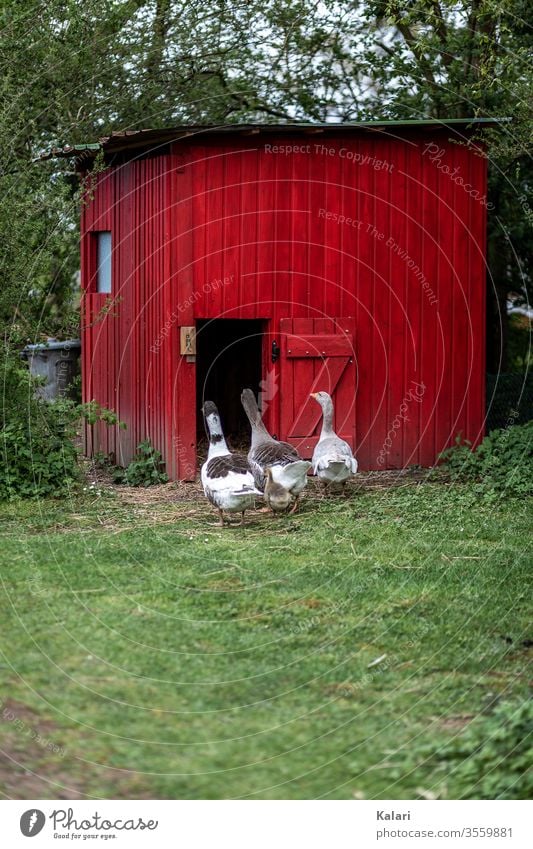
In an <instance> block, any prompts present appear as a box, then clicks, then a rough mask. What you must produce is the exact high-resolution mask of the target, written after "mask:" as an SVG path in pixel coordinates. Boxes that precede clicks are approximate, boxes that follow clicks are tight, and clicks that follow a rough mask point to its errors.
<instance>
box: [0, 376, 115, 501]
mask: <svg viewBox="0 0 533 849" xmlns="http://www.w3.org/2000/svg"><path fill="white" fill-rule="evenodd" d="M37 382H38V381H37V380H36V379H35V378H33V377H32V376H31V375H30V373H29V371H28V369H27V368H26V367H24V366H21V365H20V363H19V362H18V361H17V360H16V359H8V360H7V361H6V366H5V369H4V389H5V392H6V396H7V397H8V398H9V400H10V402H11V403H9V404H5V405H4V409H3V411H2V417H1V419H0V500H5V499H9V498H14V497H22V498H43V497H45V496H48V495H51V496H60V495H64V494H66V493H68V492H70V491H71V489H72V486H73V485H74V484H75V483H76V482H77V481H78V480H79V477H80V475H79V469H78V462H77V459H78V454H77V450H76V448H75V446H74V438H75V436H76V433H77V428H78V425H79V422H80V419H82V418H84V419H85V420H86V421H87V422H88V424H90V425H94V424H96V422H99V421H101V422H104V423H105V424H107V425H109V426H113V425H117V424H118V426H119V427H125V425H124V423H123V422H120V421H119V420H118V417H117V415H116V413H114V412H113V411H112V410H108V409H107V408H106V407H102V406H101V405H100V404H98V403H97V402H96V401H91V402H89V403H86V404H77V403H76V402H74V401H73V400H71V399H70V398H58V399H57V400H56V401H54V402H49V401H44V400H42V399H41V398H38V397H37V396H36V394H35V387H36V383H37Z"/></svg>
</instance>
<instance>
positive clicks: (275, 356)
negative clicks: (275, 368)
mask: <svg viewBox="0 0 533 849" xmlns="http://www.w3.org/2000/svg"><path fill="white" fill-rule="evenodd" d="M280 353H281V351H280V347H279V345H278V343H277V342H276V340H275V339H274V341H273V342H272V362H273V363H277V361H278V360H279V355H280Z"/></svg>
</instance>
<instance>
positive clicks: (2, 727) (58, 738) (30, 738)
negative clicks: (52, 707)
mask: <svg viewBox="0 0 533 849" xmlns="http://www.w3.org/2000/svg"><path fill="white" fill-rule="evenodd" d="M89 787H93V788H99V787H109V788H110V795H109V796H106V798H107V797H111V796H112V797H113V798H117V799H130V798H133V799H149V798H151V794H150V791H149V789H148V788H146V787H143V786H141V785H139V784H138V782H137V781H136V780H135V779H133V780H130V779H124V778H122V777H120V774H119V773H117V772H115V771H114V770H111V769H107V768H105V767H102V768H97V767H94V766H91V765H89V764H87V763H85V762H82V761H81V760H80V759H79V758H77V757H76V756H75V755H74V754H72V753H71V752H70V750H69V747H68V745H66V743H65V740H64V736H63V732H62V731H61V729H60V728H59V727H58V726H57V725H56V724H55V723H54V722H52V721H50V720H46V719H43V718H42V717H40V716H39V715H38V714H37V713H36V712H35V711H33V710H32V709H31V708H30V707H28V706H27V705H25V704H23V703H22V702H18V701H15V700H14V699H6V700H5V701H3V702H1V704H0V798H4V799H85V798H104V797H103V796H102V797H100V796H99V795H98V790H96V792H95V791H93V792H92V793H91V792H89ZM111 788H113V789H112V791H111Z"/></svg>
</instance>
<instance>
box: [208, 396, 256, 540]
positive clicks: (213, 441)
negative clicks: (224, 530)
mask: <svg viewBox="0 0 533 849" xmlns="http://www.w3.org/2000/svg"><path fill="white" fill-rule="evenodd" d="M202 412H203V414H204V421H205V427H206V431H207V435H208V436H209V451H208V454H207V460H206V461H205V463H204V464H203V466H202V471H201V473H200V477H201V481H202V486H203V488H204V493H205V495H206V497H207V499H208V500H209V501H210V502H211V504H213V505H214V506H215V507H218V512H219V515H220V524H221V526H223V525H224V511H226V512H227V513H241V514H242V520H241V524H242V523H243V522H244V511H245V510H248V509H249V508H250V507H253V506H254V502H255V499H256V498H262V493H261V492H259V490H258V489H256V488H255V486H254V477H253V475H252V472H251V469H250V466H249V464H248V460H247V459H246V457H245V456H244V455H243V454H233V453H232V452H231V451H230V450H229V448H228V446H227V444H226V440H225V439H224V433H223V432H222V425H221V423H220V416H219V414H218V410H217V407H216V405H215V404H213V402H212V401H206V402H205V403H204V406H203V408H202Z"/></svg>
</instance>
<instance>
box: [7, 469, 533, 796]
mask: <svg viewBox="0 0 533 849" xmlns="http://www.w3.org/2000/svg"><path fill="white" fill-rule="evenodd" d="M173 493H174V490H173V488H172V486H169V487H168V500H165V499H162V500H159V502H157V501H154V503H150V502H149V501H144V502H143V501H141V502H139V504H137V505H136V504H135V503H132V504H127V503H125V502H124V500H123V499H122V500H120V499H119V498H117V497H114V496H111V495H107V496H104V497H101V498H94V499H91V498H90V497H89V496H87V497H85V496H84V497H81V496H75V497H73V498H72V499H71V500H70V501H66V502H63V503H61V504H59V503H56V502H52V501H50V502H40V503H38V504H35V503H34V504H31V503H28V502H26V503H11V504H4V505H3V506H2V507H1V508H0V521H1V528H2V535H1V537H0V542H1V545H0V558H1V562H2V568H1V578H2V592H3V604H2V613H1V620H0V621H1V635H0V636H1V647H2V654H3V657H2V658H0V659H1V668H0V673H1V680H2V690H1V694H0V698H1V700H2V704H3V706H0V738H1V739H0V746H1V748H2V749H3V751H4V752H5V753H6V754H7V758H6V760H5V761H4V765H3V767H2V768H1V770H0V780H1V781H2V783H3V787H1V790H2V792H3V794H4V796H7V797H18V798H58V797H59V798H61V797H63V798H69V797H74V798H76V797H85V796H93V797H103V798H105V797H112V798H113V797H118V798H120V797H124V798H128V797H134V798H135V797H155V798H190V799H195V798H241V797H245V798H261V799H266V798H311V797H324V798H353V797H354V796H355V797H356V798H398V799H401V798H413V797H417V796H420V795H421V796H425V797H431V796H434V795H437V796H448V797H452V798H453V797H454V795H455V793H457V792H458V791H457V790H456V789H455V788H454V776H453V771H452V772H451V773H450V774H446V776H445V778H444V779H443V777H442V774H440V773H439V775H438V776H437V775H436V774H435V772H434V767H431V766H430V765H429V762H426V760H425V757H422V758H421V762H418V761H417V751H419V750H420V751H424V747H425V746H427V744H428V743H430V744H432V745H434V746H435V747H436V748H437V749H438V747H439V746H441V745H444V744H445V743H448V742H449V741H450V739H452V738H453V737H454V736H457V735H458V734H461V733H462V732H463V731H464V729H465V728H467V727H468V724H469V723H470V722H471V720H472V719H473V718H475V717H476V716H478V715H481V716H484V715H486V714H487V713H490V711H491V710H492V706H493V705H494V704H495V703H497V702H502V701H507V700H512V699H515V700H517V703H520V701H521V700H523V699H524V697H525V696H526V686H527V662H528V657H527V654H528V650H527V648H526V647H525V646H524V644H523V641H524V640H525V638H526V637H527V636H528V635H527V634H526V628H527V621H528V619H527V614H528V609H527V599H528V586H527V580H528V567H529V565H530V562H529V561H528V555H527V538H528V533H529V534H530V532H531V511H530V510H529V509H528V507H529V506H530V505H527V504H526V503H524V502H520V501H508V502H503V501H502V502H500V503H498V504H490V505H488V504H484V502H482V501H478V500H477V499H476V498H475V496H474V495H473V493H472V490H471V489H469V488H468V487H466V486H454V487H450V486H446V485H443V484H424V485H419V486H416V487H403V488H400V489H394V490H377V491H373V492H372V491H368V492H365V493H363V494H358V493H353V494H352V496H351V497H350V498H349V499H345V500H342V499H341V500H335V499H331V500H328V501H316V500H312V499H311V498H308V499H307V500H306V502H305V503H304V504H303V507H302V510H301V512H300V513H298V514H296V515H295V516H292V517H283V518H277V519H270V517H267V516H266V515H264V514H256V515H254V514H250V516H249V519H248V523H247V525H246V526H245V527H244V528H241V527H229V528H224V529H220V528H218V527H216V526H215V524H214V523H215V522H216V516H215V514H214V512H213V511H211V509H210V508H209V507H208V506H207V504H204V503H203V502H201V501H200V502H199V501H198V500H197V499H196V500H194V499H193V500H191V501H190V502H185V503H175V502H173V501H172V497H173ZM382 656H385V657H383V659H382V660H381V661H380V662H379V663H378V664H377V665H375V666H372V665H371V664H372V662H373V661H375V660H376V659H378V658H380V657H382ZM37 734H39V735H40V737H39V738H37V737H36V735H37ZM54 747H55V750H54ZM518 792H519V791H518V789H517V794H518Z"/></svg>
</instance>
